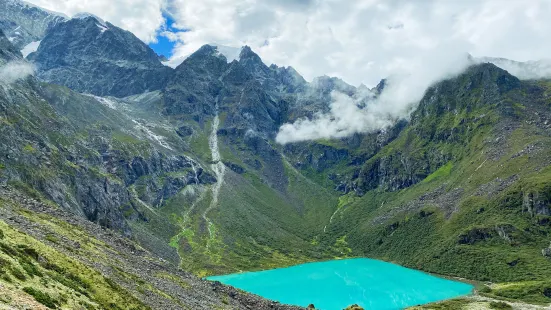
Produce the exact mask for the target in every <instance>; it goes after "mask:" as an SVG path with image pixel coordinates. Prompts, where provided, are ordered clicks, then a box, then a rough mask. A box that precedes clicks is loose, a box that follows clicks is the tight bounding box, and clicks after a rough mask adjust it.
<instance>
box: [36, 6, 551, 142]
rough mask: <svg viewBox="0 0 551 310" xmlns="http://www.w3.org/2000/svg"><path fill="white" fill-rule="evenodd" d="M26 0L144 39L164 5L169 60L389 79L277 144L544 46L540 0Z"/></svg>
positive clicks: (400, 104)
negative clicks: (231, 53)
mask: <svg viewBox="0 0 551 310" xmlns="http://www.w3.org/2000/svg"><path fill="white" fill-rule="evenodd" d="M30 1H31V2H33V3H36V4H38V5H43V6H45V7H46V8H48V9H52V10H57V11H61V12H63V13H66V14H68V15H72V14H74V13H76V12H78V11H89V12H91V13H94V14H96V15H98V16H100V17H102V18H104V19H106V20H108V21H111V22H113V23H114V24H116V25H119V26H121V27H123V28H125V29H128V30H130V31H133V32H135V33H136V34H137V35H138V36H139V37H140V38H142V40H145V41H152V40H153V36H154V34H155V32H156V31H159V27H161V25H163V19H162V14H161V12H162V10H163V8H165V9H166V10H168V11H169V12H170V14H171V16H172V17H173V18H174V20H175V24H174V27H175V28H178V29H181V30H182V31H180V32H172V33H169V32H163V33H164V35H165V36H167V37H168V38H170V39H171V40H174V41H175V42H176V46H175V50H174V53H173V57H172V58H171V59H170V61H169V62H168V63H169V64H170V65H172V66H175V65H177V64H179V63H180V62H181V61H183V59H185V57H187V56H188V55H189V54H191V53H193V52H194V51H196V50H197V49H198V48H199V47H200V46H201V45H203V44H219V45H224V46H229V47H240V46H242V45H245V44H247V45H250V46H251V47H252V48H253V50H254V51H256V52H257V53H258V54H259V55H260V56H261V57H262V58H263V60H264V62H266V63H268V64H270V63H276V64H278V65H284V66H286V65H291V66H293V67H294V68H295V69H297V71H298V72H300V73H301V74H302V75H304V76H305V78H306V79H308V80H311V79H312V78H314V77H316V76H321V75H324V74H326V75H330V76H336V77H340V78H342V79H344V80H345V81H347V82H349V83H351V84H354V85H359V84H360V83H364V84H366V85H368V86H374V85H376V84H377V82H378V81H379V80H380V79H381V78H385V77H389V76H390V77H393V79H394V81H393V83H392V84H391V87H390V88H389V89H387V91H385V93H384V94H383V95H382V96H381V98H380V99H379V100H377V101H376V102H375V103H372V105H370V106H369V107H367V108H366V109H365V110H362V111H359V110H357V108H354V107H355V105H354V104H353V102H351V99H346V98H342V96H341V95H339V94H335V95H334V98H335V101H334V102H333V109H332V112H331V113H330V114H328V115H319V116H318V117H317V119H316V120H313V121H312V120H310V121H308V120H305V121H301V122H300V123H296V124H293V125H286V126H284V127H283V128H282V130H281V133H280V136H279V140H280V141H296V140H301V139H305V138H308V139H312V138H317V137H338V136H343V135H347V134H350V133H352V132H363V131H369V130H373V129H376V128H380V127H381V126H385V125H386V124H388V122H391V121H392V120H393V119H395V118H396V117H403V116H407V114H408V111H410V110H411V108H413V107H414V106H415V102H416V101H417V100H419V99H420V97H421V96H422V94H423V92H424V91H425V89H426V88H427V87H428V86H429V85H430V84H431V83H433V82H435V81H438V80H439V79H442V78H444V77H446V76H448V75H450V74H455V73H457V72H458V70H460V69H461V68H462V65H464V63H463V62H462V61H461V60H460V59H463V60H464V59H465V58H464V57H463V56H464V55H465V54H466V53H470V54H471V55H473V56H475V57H482V56H491V57H503V58H509V59H513V60H518V61H528V60H539V59H542V58H547V57H549V55H550V53H551V41H550V40H549V39H548V36H549V34H550V33H551V19H550V18H549V16H551V1H549V0H530V1H526V0H461V1H450V0H423V1H406V0H115V1H113V0H95V1H90V0H88V1H82V0H30ZM160 31H164V29H161V30H160ZM510 68H517V67H514V66H510ZM523 68H524V67H523ZM534 68H535V69H534ZM532 70H537V73H538V74H540V73H541V72H544V73H545V72H547V71H549V67H548V66H547V67H541V66H540V64H539V63H538V65H537V66H535V65H532ZM545 70H547V71H545ZM516 72H521V73H524V71H519V70H517V71H516ZM531 74H532V73H531ZM341 111H342V113H341ZM349 120H353V121H349ZM330 129H332V130H330ZM316 132H322V133H325V134H316Z"/></svg>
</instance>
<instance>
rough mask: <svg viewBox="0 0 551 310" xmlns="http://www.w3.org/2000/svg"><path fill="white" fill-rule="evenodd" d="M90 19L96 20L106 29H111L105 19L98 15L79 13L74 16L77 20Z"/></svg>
mask: <svg viewBox="0 0 551 310" xmlns="http://www.w3.org/2000/svg"><path fill="white" fill-rule="evenodd" d="M88 17H92V18H95V19H96V20H97V21H98V22H99V23H100V24H101V26H103V27H105V28H109V27H107V23H106V22H105V21H104V20H103V19H101V18H100V17H98V16H97V15H94V14H92V13H88V12H81V13H77V14H75V15H73V18H75V19H86V18H88Z"/></svg>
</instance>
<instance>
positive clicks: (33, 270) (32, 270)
mask: <svg viewBox="0 0 551 310" xmlns="http://www.w3.org/2000/svg"><path fill="white" fill-rule="evenodd" d="M19 265H21V267H23V270H25V272H27V274H28V275H29V276H30V277H34V276H38V277H42V272H40V270H38V267H37V266H36V265H35V264H33V263H32V262H31V261H30V260H28V259H19Z"/></svg>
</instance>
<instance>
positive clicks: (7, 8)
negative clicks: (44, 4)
mask: <svg viewBox="0 0 551 310" xmlns="http://www.w3.org/2000/svg"><path fill="white" fill-rule="evenodd" d="M65 20H67V17H66V16H64V15H62V14H58V13H54V12H49V11H46V10H44V9H42V8H39V7H36V6H34V5H32V4H29V3H26V2H24V1H20V0H3V1H1V2H0V29H2V30H3V31H4V33H5V34H6V36H7V38H8V39H9V40H10V41H11V42H12V43H13V45H14V46H15V47H16V48H18V49H19V50H21V49H23V48H24V47H25V46H27V45H28V44H29V43H31V42H36V41H40V40H42V38H44V36H45V34H46V32H47V31H48V30H49V29H50V28H52V27H53V26H55V25H57V24H59V23H62V22H64V21H65Z"/></svg>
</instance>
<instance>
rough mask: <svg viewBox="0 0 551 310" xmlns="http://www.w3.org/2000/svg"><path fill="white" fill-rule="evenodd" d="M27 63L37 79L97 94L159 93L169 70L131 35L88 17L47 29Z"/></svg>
mask: <svg viewBox="0 0 551 310" xmlns="http://www.w3.org/2000/svg"><path fill="white" fill-rule="evenodd" d="M31 59H32V60H33V62H34V63H36V65H37V68H38V77H39V78H41V79H42V80H44V81H47V82H50V83H54V84H58V85H64V86H67V87H69V88H71V89H73V90H75V91H79V92H83V93H90V94H94V95H98V96H107V95H109V96H115V97H125V96H129V95H135V94H141V93H144V92H148V91H154V90H158V89H160V88H162V87H164V85H165V83H166V80H167V78H168V76H169V75H170V73H171V71H172V69H171V68H169V67H166V66H164V65H163V64H161V62H160V61H159V57H158V56H157V55H156V54H155V52H153V50H151V48H149V47H148V46H147V45H146V44H145V43H143V42H142V41H140V40H139V39H138V38H137V37H136V36H134V35H133V34H132V33H130V32H128V31H125V30H122V29H120V28H118V27H116V26H114V25H112V24H110V23H108V22H103V21H101V20H99V19H98V18H97V17H94V16H91V15H82V16H79V17H77V18H73V19H71V20H68V21H66V22H63V23H58V24H57V25H55V26H54V27H52V28H51V29H50V30H49V31H48V32H47V34H46V36H45V37H44V39H43V40H42V41H41V42H40V46H39V48H38V50H37V51H36V53H34V54H32V56H31Z"/></svg>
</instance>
